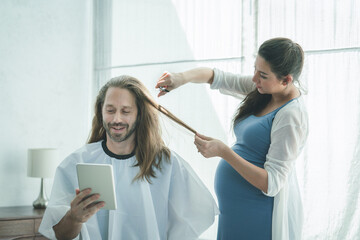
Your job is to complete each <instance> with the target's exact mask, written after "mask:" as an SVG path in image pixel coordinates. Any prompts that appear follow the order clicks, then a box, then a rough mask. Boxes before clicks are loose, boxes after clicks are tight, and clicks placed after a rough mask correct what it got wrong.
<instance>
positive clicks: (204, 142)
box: [194, 133, 229, 158]
mask: <svg viewBox="0 0 360 240" xmlns="http://www.w3.org/2000/svg"><path fill="white" fill-rule="evenodd" d="M194 143H195V145H196V147H197V149H198V152H200V153H201V154H202V155H203V156H204V157H206V158H210V157H222V156H223V154H224V151H226V150H227V149H228V148H229V147H228V146H226V145H225V144H224V143H223V142H222V141H220V140H217V139H214V138H211V137H207V136H204V135H201V134H199V133H197V134H196V135H195V141H194Z"/></svg>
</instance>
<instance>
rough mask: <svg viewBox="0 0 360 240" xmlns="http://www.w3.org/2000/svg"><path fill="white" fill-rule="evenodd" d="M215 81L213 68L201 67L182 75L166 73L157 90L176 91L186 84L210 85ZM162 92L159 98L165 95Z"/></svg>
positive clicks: (158, 83) (164, 92) (157, 85)
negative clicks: (162, 88) (161, 88)
mask: <svg viewBox="0 0 360 240" xmlns="http://www.w3.org/2000/svg"><path fill="white" fill-rule="evenodd" d="M213 80H214V71H213V70H212V69H211V68H206V67H199V68H194V69H191V70H188V71H185V72H180V73H169V72H165V73H164V74H163V75H162V76H161V77H160V79H159V80H158V82H157V84H156V86H155V88H160V87H164V88H165V89H167V90H168V91H171V90H174V89H176V88H178V87H180V86H182V85H184V84H186V83H190V82H191V83H209V84H211V83H212V82H213ZM166 93H167V92H166V91H160V93H159V95H158V97H160V96H162V95H165V94H166Z"/></svg>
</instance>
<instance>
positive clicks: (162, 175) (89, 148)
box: [39, 141, 218, 240]
mask: <svg viewBox="0 0 360 240" xmlns="http://www.w3.org/2000/svg"><path fill="white" fill-rule="evenodd" d="M119 158H122V159H119ZM77 163H99V164H112V166H113V169H114V178H115V189H116V194H117V196H116V197H117V206H118V208H117V209H116V210H100V211H98V212H97V213H96V214H95V215H94V216H92V217H91V218H90V219H89V220H88V221H87V222H86V223H84V224H83V226H82V229H81V233H80V235H79V236H78V237H77V238H76V239H84V240H88V239H95V240H100V239H116V240H120V239H124V240H136V239H139V240H140V239H141V240H144V239H150V240H157V239H161V240H162V239H181V240H187V239H197V238H198V237H199V236H200V234H201V233H202V232H204V231H205V230H206V229H207V228H208V227H210V226H211V225H212V223H213V222H214V218H215V215H217V214H218V208H217V205H216V203H215V201H214V199H213V197H212V195H211V193H210V192H209V191H208V189H207V188H206V187H205V185H204V184H203V183H202V181H201V180H200V179H199V178H198V176H197V175H196V173H195V172H194V171H193V170H192V168H191V167H190V166H189V165H188V164H187V163H186V162H185V161H184V160H183V159H182V158H181V157H180V156H179V155H177V154H176V153H174V152H171V162H170V163H168V162H166V161H163V164H162V170H161V171H159V170H156V178H152V179H151V181H152V183H151V184H150V183H148V182H147V181H134V182H133V179H134V177H135V176H136V174H137V173H138V171H139V167H134V165H135V164H136V158H135V156H132V155H127V156H118V155H114V154H112V153H111V152H110V151H109V150H108V149H107V148H106V145H105V144H102V141H100V142H96V143H92V144H87V145H85V146H84V147H82V148H81V149H79V150H77V151H76V152H74V153H73V154H71V155H70V156H69V157H67V158H66V159H65V160H64V161H63V162H62V163H61V164H60V165H59V167H58V168H57V170H56V174H55V179H54V184H53V187H52V192H51V197H50V201H49V205H48V207H47V209H46V211H45V213H44V217H43V220H42V222H41V225H40V228H39V232H40V233H42V234H43V235H44V236H46V237H48V238H50V239H55V233H54V231H53V228H52V227H53V226H54V225H56V224H57V223H58V222H59V221H60V220H61V219H62V218H63V216H64V215H65V213H66V212H67V211H68V210H69V209H70V202H71V201H72V200H73V199H74V197H75V189H76V188H78V187H79V186H78V181H77V174H76V164H77Z"/></svg>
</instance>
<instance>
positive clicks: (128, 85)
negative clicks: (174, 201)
mask: <svg viewBox="0 0 360 240" xmlns="http://www.w3.org/2000/svg"><path fill="white" fill-rule="evenodd" d="M110 87H118V88H122V89H127V90H128V91H129V92H130V93H131V94H132V95H133V96H134V97H135V101H136V106H137V109H138V116H137V120H136V121H137V125H136V131H135V156H136V160H137V164H136V165H135V166H139V168H140V171H139V173H138V174H137V175H136V176H135V178H134V180H144V179H146V180H147V181H148V182H149V183H151V180H150V178H151V177H156V176H155V171H154V167H155V168H157V169H160V170H161V162H162V161H163V159H165V161H170V150H169V148H167V147H166V146H165V144H164V141H163V140H162V138H161V127H160V124H159V117H158V111H157V110H156V109H155V108H154V107H153V106H152V105H153V104H152V103H151V102H154V100H152V99H151V95H150V94H149V92H148V90H147V89H146V87H145V86H144V85H143V84H142V83H141V82H140V81H139V80H138V79H136V78H134V77H131V76H126V75H123V76H119V77H115V78H112V79H111V80H110V81H109V82H107V83H106V84H105V85H104V86H103V87H102V88H101V89H100V91H99V94H98V96H97V98H96V102H95V116H94V118H93V121H92V129H91V134H90V137H89V139H88V143H93V142H98V141H100V140H105V139H106V131H105V129H104V127H103V117H102V107H103V104H104V101H105V96H106V92H107V90H108V89H109V88H110Z"/></svg>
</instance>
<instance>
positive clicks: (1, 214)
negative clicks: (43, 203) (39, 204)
mask: <svg viewBox="0 0 360 240" xmlns="http://www.w3.org/2000/svg"><path fill="white" fill-rule="evenodd" d="M44 211H45V209H34V208H33V206H16V207H0V240H5V239H6V240H10V239H11V240H13V239H14V240H15V239H19V240H20V239H21V240H30V239H32V240H35V239H36V240H45V239H47V238H45V237H44V236H42V235H41V234H40V233H39V232H38V229H39V226H40V223H41V219H42V217H43V214H44Z"/></svg>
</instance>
